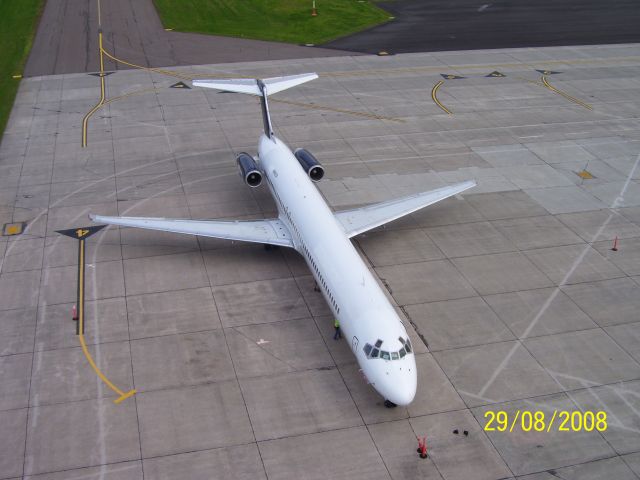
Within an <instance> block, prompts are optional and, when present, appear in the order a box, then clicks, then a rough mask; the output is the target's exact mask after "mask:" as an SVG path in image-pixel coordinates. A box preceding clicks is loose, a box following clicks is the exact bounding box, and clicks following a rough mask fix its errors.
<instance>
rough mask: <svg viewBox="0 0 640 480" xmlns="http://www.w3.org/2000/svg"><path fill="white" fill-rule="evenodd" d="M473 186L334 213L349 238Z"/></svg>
mask: <svg viewBox="0 0 640 480" xmlns="http://www.w3.org/2000/svg"><path fill="white" fill-rule="evenodd" d="M475 186H476V182H475V181H473V180H470V181H467V182H462V183H458V184H456V185H451V186H448V187H442V188H438V189H436V190H431V191H429V192H423V193H416V194H414V195H409V196H407V197H402V198H396V199H394V200H388V201H386V202H381V203H374V204H373V205H367V206H366V207H361V208H355V209H353V210H344V211H342V212H336V214H335V216H336V218H337V219H338V221H339V222H340V223H341V224H342V228H344V231H345V233H346V234H347V236H348V237H349V238H351V237H355V236H356V235H358V234H360V233H364V232H366V231H369V230H371V229H373V228H376V227H379V226H380V225H384V224H385V223H389V222H391V221H393V220H397V219H398V218H400V217H404V216H405V215H409V214H410V213H413V212H415V211H417V210H420V209H421V208H424V207H428V206H429V205H433V204H434V203H437V202H439V201H441V200H444V199H445V198H449V197H451V196H453V195H457V194H458V193H461V192H464V191H465V190H467V189H469V188H472V187H475Z"/></svg>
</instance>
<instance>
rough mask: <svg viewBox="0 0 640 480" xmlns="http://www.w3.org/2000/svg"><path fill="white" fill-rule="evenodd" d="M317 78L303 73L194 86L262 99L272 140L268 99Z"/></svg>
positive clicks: (266, 130) (267, 129)
mask: <svg viewBox="0 0 640 480" xmlns="http://www.w3.org/2000/svg"><path fill="white" fill-rule="evenodd" d="M316 78H318V75H317V74H315V73H302V74H300V75H288V76H286V77H273V78H264V79H259V78H256V79H248V78H238V79H229V80H216V79H212V80H194V81H193V86H195V87H205V88H215V89H216V90H224V91H225V92H235V93H246V94H248V95H256V96H258V97H260V104H261V105H262V121H263V123H264V133H265V134H266V135H267V137H269V138H271V137H272V135H273V128H272V126H271V117H270V116H269V102H268V101H267V97H268V96H269V95H273V94H274V93H278V92H281V91H282V90H286V89H288V88H292V87H295V86H297V85H300V84H302V83H306V82H309V81H311V80H315V79H316Z"/></svg>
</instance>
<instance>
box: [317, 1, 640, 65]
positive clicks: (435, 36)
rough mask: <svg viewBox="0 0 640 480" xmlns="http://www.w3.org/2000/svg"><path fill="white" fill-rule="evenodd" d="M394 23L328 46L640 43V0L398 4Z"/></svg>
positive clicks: (410, 48)
mask: <svg viewBox="0 0 640 480" xmlns="http://www.w3.org/2000/svg"><path fill="white" fill-rule="evenodd" d="M379 5H380V6H381V7H382V8H384V9H386V10H387V11H389V12H391V14H392V15H394V16H395V17H396V19H395V20H393V21H392V22H390V23H387V24H385V25H382V26H379V27H375V28H372V29H370V30H367V31H365V32H362V33H359V34H356V35H352V36H349V37H345V38H342V39H339V40H335V41H333V42H330V43H327V44H325V45H323V46H324V47H330V48H336V49H341V50H351V51H356V52H367V53H377V52H379V51H381V50H386V51H389V52H394V53H406V52H428V51H442V50H476V49H487V48H511V47H542V46H558V45H596V44H609V43H634V42H640V26H639V25H640V2H638V0H611V1H608V2H603V1H602V0H598V1H596V0H535V1H532V2H523V1H519V0H499V1H492V0H454V1H452V0H406V1H405V0H398V1H394V2H382V3H380V4H379Z"/></svg>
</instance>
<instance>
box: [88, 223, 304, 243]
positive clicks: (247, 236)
mask: <svg viewBox="0 0 640 480" xmlns="http://www.w3.org/2000/svg"><path fill="white" fill-rule="evenodd" d="M89 218H91V220H92V221H94V222H96V223H107V224H110V225H120V226H123V227H137V228H146V229H149V230H161V231H163V232H173V233H186V234H188V235H199V236H201V237H215V238H223V239H226V240H239V241H242V242H254V243H268V244H270V245H281V246H284V247H291V248H294V245H293V240H292V239H291V235H290V233H289V230H288V229H287V227H286V226H285V225H284V224H283V223H282V222H281V221H280V220H278V219H272V220H235V221H220V220H180V219H169V218H145V217H104V216H102V215H89Z"/></svg>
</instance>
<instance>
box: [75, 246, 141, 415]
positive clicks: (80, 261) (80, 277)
mask: <svg viewBox="0 0 640 480" xmlns="http://www.w3.org/2000/svg"><path fill="white" fill-rule="evenodd" d="M79 241H80V245H79V253H78V338H79V339H80V346H81V347H82V351H83V352H84V356H85V357H87V361H88V362H89V365H91V368H93V371H94V372H96V375H98V377H99V378H100V380H102V381H103V382H104V383H105V384H106V385H107V387H109V388H110V389H111V390H113V391H114V392H116V393H117V394H118V395H120V396H119V397H118V398H116V399H115V400H114V401H113V403H115V404H119V403H120V402H122V401H123V400H126V399H127V398H129V397H131V396H132V395H135V393H136V390H135V389H133V390H129V391H128V392H123V391H122V390H120V389H119V388H118V387H116V386H115V385H114V384H113V383H111V381H110V380H109V379H108V378H107V377H106V376H105V375H104V373H102V371H101V370H100V369H99V368H98V366H97V365H96V362H94V360H93V357H92V356H91V354H90V353H89V349H88V348H87V344H86V342H85V340H84V256H85V255H84V238H80V240H79Z"/></svg>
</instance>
